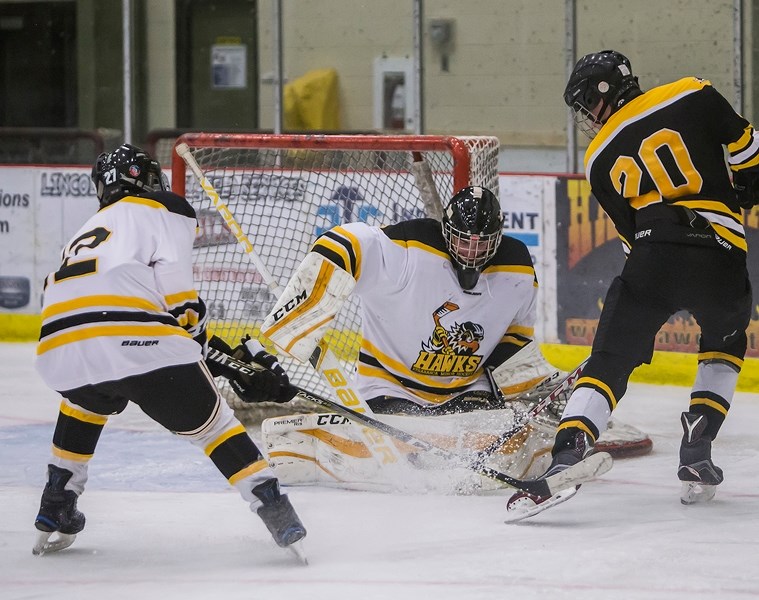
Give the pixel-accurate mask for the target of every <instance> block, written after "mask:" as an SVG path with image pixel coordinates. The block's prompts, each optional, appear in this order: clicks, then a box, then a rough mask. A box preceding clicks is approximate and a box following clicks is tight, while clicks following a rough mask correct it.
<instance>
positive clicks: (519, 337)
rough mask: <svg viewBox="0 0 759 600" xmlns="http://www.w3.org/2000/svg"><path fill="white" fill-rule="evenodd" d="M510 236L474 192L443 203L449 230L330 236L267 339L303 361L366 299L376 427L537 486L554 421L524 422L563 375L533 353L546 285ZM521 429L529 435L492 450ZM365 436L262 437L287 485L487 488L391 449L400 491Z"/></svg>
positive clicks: (363, 377) (308, 432)
mask: <svg viewBox="0 0 759 600" xmlns="http://www.w3.org/2000/svg"><path fill="white" fill-rule="evenodd" d="M502 225H503V224H502V212H501V208H500V205H499V203H498V200H497V198H496V197H495V195H494V194H493V193H492V192H491V191H489V190H488V189H486V188H483V187H467V188H464V189H462V190H460V191H459V192H458V193H456V194H455V195H454V196H453V197H452V198H451V199H450V200H449V201H448V203H447V205H446V206H445V209H444V213H443V217H442V224H441V222H440V221H436V220H434V219H428V218H420V219H413V220H408V221H404V222H401V223H398V224H395V225H390V226H386V227H375V226H370V225H367V224H365V223H349V224H345V225H341V226H337V227H334V228H333V229H331V230H329V231H327V232H326V233H324V234H323V235H322V236H320V237H319V238H318V239H317V240H316V242H315V243H314V244H313V246H312V249H311V251H310V252H309V253H308V254H307V256H306V257H305V259H304V260H303V262H302V263H301V265H300V266H299V267H298V268H297V269H296V271H295V272H294V274H293V276H292V277H291V279H290V281H289V282H288V285H287V286H286V288H285V291H284V293H283V294H282V295H281V297H280V298H279V300H278V302H277V303H276V305H275V306H274V308H273V309H272V310H271V311H270V313H269V314H268V316H267V317H266V319H265V321H264V323H263V325H262V329H261V332H262V334H263V335H264V336H265V337H266V338H268V339H269V340H270V341H271V342H272V343H273V344H274V345H275V346H276V347H277V348H278V350H279V351H280V352H281V353H283V354H285V355H287V356H290V357H293V358H295V359H297V360H299V361H301V362H305V361H307V360H308V359H309V357H310V356H311V355H312V352H313V351H314V350H315V348H316V347H317V344H318V343H319V341H320V340H321V339H322V337H323V336H324V334H325V333H326V332H327V330H328V329H329V327H330V325H331V323H332V322H333V319H334V317H335V315H336V314H337V313H338V311H339V310H340V307H341V306H342V305H343V303H344V302H345V301H346V300H347V299H348V298H349V297H350V296H351V295H353V296H356V297H358V298H359V300H360V306H361V322H362V331H361V334H362V339H361V345H360V351H359V358H358V367H357V373H356V377H355V384H356V390H357V392H358V394H359V395H360V396H361V398H363V399H365V401H366V404H367V405H368V407H369V408H370V409H371V411H372V412H373V413H374V416H375V417H377V418H379V419H381V420H383V421H384V422H386V423H388V424H391V425H393V426H396V427H398V428H401V429H404V430H406V431H409V432H411V433H413V434H414V435H416V436H418V437H421V438H425V439H427V440H428V441H430V442H432V443H434V444H436V445H438V446H441V447H445V448H448V449H451V450H455V451H456V452H457V453H462V454H465V455H470V456H476V457H478V459H482V460H483V461H487V462H488V464H490V465H492V466H494V467H496V468H499V469H501V470H503V471H505V472H507V473H508V474H510V475H511V476H513V477H527V476H530V475H537V474H538V473H540V472H542V470H543V469H544V468H545V466H546V464H547V462H550V453H549V447H550V441H551V438H552V435H553V431H554V422H553V421H552V420H551V418H550V414H551V413H550V412H548V411H544V412H545V414H546V415H548V417H547V418H546V417H543V418H542V419H541V418H533V419H531V420H529V422H523V421H524V414H525V412H526V411H527V410H528V409H529V406H530V404H529V402H530V400H531V398H534V397H539V396H540V395H541V393H542V392H543V389H545V388H546V386H547V385H551V382H553V381H556V380H560V379H561V374H560V373H557V372H556V369H555V368H554V367H552V366H551V365H550V364H549V363H548V362H547V361H546V360H545V359H544V358H543V356H542V354H541V353H540V350H539V347H538V344H536V343H534V342H533V337H534V326H535V320H536V297H537V286H538V283H537V277H536V274H535V270H534V267H533V264H532V260H531V257H530V254H529V252H528V250H527V247H526V246H525V245H524V244H523V243H522V242H521V241H519V240H517V239H514V238H511V237H509V236H506V235H503V233H502ZM488 375H490V376H488ZM559 414H560V410H559ZM515 423H521V424H522V425H523V426H521V427H517V428H516V429H517V431H516V433H515V435H513V436H512V437H510V438H507V439H503V442H504V443H503V444H495V446H494V441H495V440H498V439H499V435H501V434H503V432H505V431H508V430H510V429H512V428H514V425H515ZM357 431H358V428H357V427H356V426H355V425H354V424H353V423H351V422H350V421H349V420H348V419H346V418H345V417H342V416H340V415H337V414H319V413H317V414H301V415H291V416H285V417H279V418H274V419H267V420H265V421H264V422H263V424H262V437H263V442H264V447H265V450H266V452H267V455H268V458H269V462H270V464H271V465H272V466H273V467H274V468H275V471H276V472H277V474H278V476H279V477H280V478H281V480H282V481H283V482H285V483H289V484H308V483H319V484H322V485H334V486H340V487H353V488H359V489H391V488H402V489H417V488H418V486H419V485H420V484H421V485H422V486H423V487H424V488H425V489H430V488H434V489H441V487H440V486H443V489H448V488H450V489H451V490H452V491H459V492H461V491H466V490H478V489H482V487H483V481H482V480H481V479H480V477H479V476H478V475H475V474H473V472H471V471H466V472H464V473H455V472H454V471H455V469H454V470H452V469H451V468H450V464H447V463H445V462H443V461H439V462H436V461H435V460H434V459H432V458H431V457H430V456H427V455H425V453H419V452H417V451H416V450H415V449H414V448H411V447H405V446H404V445H403V444H401V443H400V442H395V445H396V447H397V449H398V451H399V452H400V453H401V454H402V455H403V456H405V457H406V459H407V461H405V462H407V463H408V464H409V465H411V466H412V467H411V470H410V472H409V470H407V471H406V480H405V481H398V472H397V471H395V472H392V473H391V471H390V470H388V469H384V468H383V467H382V465H381V464H380V462H381V461H377V460H376V457H374V456H372V453H371V452H370V451H369V449H368V448H367V445H366V444H364V443H363V442H362V438H361V436H359V435H358V433H357ZM409 473H410V476H408V475H409ZM487 485H488V487H492V485H493V482H488V484H487Z"/></svg>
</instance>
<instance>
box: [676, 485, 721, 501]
mask: <svg viewBox="0 0 759 600" xmlns="http://www.w3.org/2000/svg"><path fill="white" fill-rule="evenodd" d="M716 492H717V486H716V485H708V484H706V483H700V482H698V481H683V487H682V490H681V491H680V502H681V503H682V504H685V505H686V506H687V505H690V504H701V503H702V502H709V500H711V499H712V498H714V494H715V493H716Z"/></svg>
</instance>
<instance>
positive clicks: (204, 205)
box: [172, 134, 499, 427]
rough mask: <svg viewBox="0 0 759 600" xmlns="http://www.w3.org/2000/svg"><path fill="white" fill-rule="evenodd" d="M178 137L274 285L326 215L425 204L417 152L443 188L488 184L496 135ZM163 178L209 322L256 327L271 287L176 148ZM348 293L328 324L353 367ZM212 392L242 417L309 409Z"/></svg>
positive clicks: (407, 210)
mask: <svg viewBox="0 0 759 600" xmlns="http://www.w3.org/2000/svg"><path fill="white" fill-rule="evenodd" d="M180 143H185V144H187V145H188V146H189V148H190V151H191V153H192V155H193V157H194V158H195V160H196V161H197V163H198V165H199V166H200V168H201V170H202V172H203V175H205V177H206V178H207V179H208V181H209V182H210V183H211V185H212V186H213V188H214V190H215V191H216V192H217V193H218V194H219V199H220V202H221V203H222V204H224V205H225V206H226V207H227V208H228V209H229V210H230V212H231V213H232V214H233V215H234V219H235V220H236V221H237V223H239V225H240V226H241V228H242V230H243V231H244V233H245V234H246V235H247V237H248V238H249V239H250V241H251V242H252V244H253V246H254V248H255V252H256V253H257V254H258V256H259V257H260V259H261V260H262V261H263V263H264V264H265V266H266V267H267V269H268V271H269V272H270V273H271V274H272V275H273V277H274V279H275V280H276V281H277V282H278V283H279V284H280V285H282V286H284V285H285V284H286V283H287V281H288V279H289V277H290V275H291V273H292V272H293V270H294V269H295V268H296V267H297V266H298V265H299V264H300V262H301V260H302V259H303V258H304V256H305V255H306V253H307V252H308V250H309V249H310V247H311V245H312V244H313V242H314V240H315V239H316V237H317V236H319V235H320V234H321V233H322V232H324V231H326V230H328V229H330V228H331V227H333V226H335V225H339V224H342V223H347V222H352V221H364V222H367V223H369V224H376V225H387V224H391V223H396V222H398V221H402V220H406V219H410V218H417V217H423V216H434V215H433V214H431V213H432V212H433V211H434V208H435V206H433V204H434V203H435V199H434V198H430V197H429V193H428V191H424V190H427V186H425V185H422V183H423V182H421V181H420V180H419V176H418V171H417V169H415V168H414V162H415V161H418V160H419V159H420V158H423V159H424V163H425V164H426V166H428V167H429V169H428V171H426V173H427V174H428V175H431V179H432V181H433V182H434V188H435V189H436V191H437V193H438V194H439V197H440V198H442V199H443V200H445V199H447V198H450V197H451V196H452V195H453V194H454V193H455V192H456V191H458V190H459V189H461V188H462V187H465V186H467V185H482V186H485V187H487V188H489V189H490V190H491V191H493V192H494V193H495V194H496V195H497V194H498V151H499V141H498V138H495V137H488V136H474V137H469V136H461V137H456V136H382V135H272V134H184V135H182V136H181V137H180V138H178V139H177V144H180ZM172 187H173V189H174V191H176V192H177V193H179V194H182V195H184V196H185V197H186V198H187V199H188V201H189V202H190V203H191V204H192V205H193V206H194V208H195V210H196V212H197V216H198V223H199V233H198V236H197V238H196V242H195V248H194V250H193V261H194V275H195V281H196V284H197V286H198V291H199V293H200V294H201V297H202V298H203V299H204V301H205V303H206V306H207V308H208V312H209V316H210V331H211V333H213V334H215V335H218V336H220V337H222V338H224V339H225V340H226V341H227V342H228V343H229V344H230V345H231V346H232V347H234V346H236V345H237V344H238V343H239V341H240V338H241V337H242V336H243V335H245V334H246V333H250V334H251V335H252V336H254V337H255V336H257V335H258V332H259V325H260V323H261V322H262V321H263V319H264V317H265V316H266V314H267V313H268V312H269V310H270V309H271V308H272V306H273V305H274V302H275V300H276V299H275V296H274V294H273V292H272V291H271V289H270V288H269V286H268V285H267V284H266V282H265V281H264V279H263V277H262V276H261V274H260V273H258V272H257V271H256V269H255V267H254V266H253V264H252V263H251V262H250V261H249V260H248V256H246V252H245V250H244V248H243V247H242V245H241V244H240V243H238V241H237V239H236V238H235V236H234V235H233V233H232V232H231V231H230V230H229V229H228V227H227V226H226V224H225V222H224V220H223V218H222V216H221V215H220V213H219V211H218V210H217V209H216V208H215V207H214V206H213V204H212V202H211V200H210V199H209V198H208V196H207V195H206V193H205V192H204V190H203V189H202V188H201V186H200V184H199V182H198V181H197V180H196V178H195V177H194V176H193V174H192V173H191V172H190V170H189V169H188V168H187V167H186V165H185V163H184V161H183V160H182V159H181V158H180V157H179V156H178V155H177V153H176V152H174V153H173V154H172ZM420 189H422V190H423V192H422V193H420ZM438 208H439V206H438ZM357 302H358V301H357V300H356V299H351V300H349V301H348V302H346V304H345V305H344V306H343V308H342V309H341V311H340V313H339V314H338V315H337V318H336V319H335V321H334V325H333V327H332V329H331V330H330V331H329V332H328V334H327V340H328V343H329V346H330V348H331V349H332V350H333V351H334V353H335V354H336V355H337V356H338V358H339V359H340V360H341V361H342V362H343V365H344V367H345V369H346V371H347V372H348V373H352V372H353V370H354V369H355V365H356V361H357V357H358V348H359V343H360V331H361V323H360V317H359V311H358V304H357ZM282 362H283V364H284V367H285V369H286V370H287V372H288V374H289V376H290V378H291V380H292V381H293V383H295V384H296V385H299V386H301V387H304V388H306V389H309V390H312V391H314V392H316V393H319V394H322V395H327V396H329V394H330V390H329V389H328V388H327V387H326V386H325V384H324V383H323V382H322V380H321V378H320V377H319V375H318V374H317V373H315V372H314V371H313V369H311V367H310V366H309V365H302V364H300V363H298V362H296V361H293V360H290V359H283V361H282ZM222 392H223V393H224V395H225V397H226V398H227V401H228V402H229V404H230V405H231V406H232V408H233V409H234V410H235V413H236V414H237V416H238V417H239V418H240V419H241V421H243V423H245V425H246V426H249V427H255V426H256V425H258V424H260V422H261V420H262V419H263V418H266V417H272V416H278V415H282V414H292V412H293V411H294V410H298V409H304V410H308V411H311V412H313V411H314V410H315V409H314V406H313V405H311V404H302V405H298V401H297V400H296V401H294V403H290V404H287V405H275V404H268V403H267V404H244V403H242V402H241V401H239V400H238V399H237V397H236V396H235V395H234V393H233V392H231V390H229V389H225V388H224V387H222ZM294 404H295V405H294Z"/></svg>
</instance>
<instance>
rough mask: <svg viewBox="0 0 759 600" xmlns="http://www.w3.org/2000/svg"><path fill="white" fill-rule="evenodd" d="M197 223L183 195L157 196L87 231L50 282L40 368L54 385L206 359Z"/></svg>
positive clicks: (111, 213) (120, 205)
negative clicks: (195, 261) (195, 271)
mask: <svg viewBox="0 0 759 600" xmlns="http://www.w3.org/2000/svg"><path fill="white" fill-rule="evenodd" d="M196 225H197V223H196V220H195V211H194V210H193V209H192V207H191V206H190V205H189V204H188V203H187V202H186V201H185V200H184V199H183V198H181V197H180V196H177V195H176V194H172V193H171V192H151V193H146V194H143V195H141V196H139V197H138V196H127V197H125V198H122V199H120V200H118V201H117V202H115V203H114V204H111V205H109V206H107V207H105V208H101V209H100V210H99V211H98V212H97V213H95V214H94V215H93V216H92V217H91V218H90V219H89V220H88V221H87V222H86V223H85V224H84V225H83V226H82V227H81V228H80V230H79V231H78V232H77V233H76V234H75V235H74V237H73V238H72V240H71V241H70V242H69V243H68V245H67V246H66V247H65V248H64V249H63V260H62V263H61V265H60V267H59V269H58V270H57V271H55V272H53V273H50V275H48V276H47V278H46V280H45V293H44V301H43V307H42V329H41V332H40V341H39V344H38V346H37V361H36V366H37V370H38V371H39V373H40V375H41V376H42V378H43V379H44V380H45V382H46V383H47V384H48V385H49V386H50V387H51V388H53V389H55V390H59V391H65V390H70V389H74V388H77V387H81V386H83V385H88V384H93V383H99V382H102V381H110V380H115V379H121V378H124V377H128V376H131V375H137V374H140V373H145V372H148V371H153V370H155V369H159V368H161V367H166V366H170V365H177V364H188V363H192V362H198V361H200V360H201V359H202V356H201V346H200V344H198V343H197V342H196V341H194V340H193V336H194V335H197V334H199V333H200V332H201V331H202V328H203V317H204V312H205V310H204V308H203V304H202V302H201V301H200V299H199V298H198V294H197V291H196V290H195V285H194V283H193V276H192V245H193V241H194V239H195V228H196Z"/></svg>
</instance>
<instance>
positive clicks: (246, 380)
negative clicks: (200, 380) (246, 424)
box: [206, 335, 297, 402]
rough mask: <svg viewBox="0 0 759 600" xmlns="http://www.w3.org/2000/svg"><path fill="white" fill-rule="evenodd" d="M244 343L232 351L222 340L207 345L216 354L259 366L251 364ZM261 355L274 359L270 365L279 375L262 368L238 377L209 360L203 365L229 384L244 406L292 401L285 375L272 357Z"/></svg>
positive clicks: (239, 374) (234, 372)
mask: <svg viewBox="0 0 759 600" xmlns="http://www.w3.org/2000/svg"><path fill="white" fill-rule="evenodd" d="M248 339H249V338H248ZM246 341H247V340H246V339H244V340H243V343H241V344H240V345H239V346H237V348H235V349H232V348H231V347H230V346H229V344H227V343H226V342H225V341H224V340H222V339H221V338H219V337H217V336H215V335H214V336H211V339H210V340H208V345H209V346H210V347H211V348H214V349H215V350H218V351H220V352H223V353H224V354H228V355H230V356H232V357H233V358H236V359H237V360H241V361H244V362H247V363H251V362H256V363H257V364H261V363H259V362H258V361H257V360H253V358H252V356H251V353H250V351H249V350H248V349H247V348H246V346H245V342H246ZM256 344H257V342H256ZM254 349H255V346H254ZM261 350H263V347H261ZM259 352H260V351H259ZM263 352H264V354H266V356H269V357H271V358H272V359H273V362H274V363H275V364H276V365H277V367H279V370H280V371H281V374H280V373H277V372H275V371H274V370H271V369H270V368H269V367H266V365H262V366H264V367H266V368H262V369H261V370H260V371H254V372H253V373H251V374H249V375H248V374H242V373H239V372H238V371H235V370H234V369H231V368H228V367H225V366H224V365H221V364H219V363H216V362H214V361H211V360H206V365H207V366H208V368H209V370H210V371H211V374H212V375H213V376H214V377H225V378H226V379H227V380H228V381H229V386H230V387H231V388H232V389H233V390H234V392H235V394H237V395H238V396H239V397H240V399H241V400H242V401H243V402H288V401H289V400H291V399H292V397H293V395H294V391H293V389H292V388H291V387H289V385H288V383H289V381H288V377H287V374H286V373H285V371H284V369H282V367H281V366H280V365H279V363H278V362H277V359H276V358H275V357H273V356H272V355H271V354H268V353H267V352H266V351H263ZM282 375H284V382H285V383H284V386H283V385H282V381H283V380H282ZM295 391H297V390H295Z"/></svg>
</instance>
